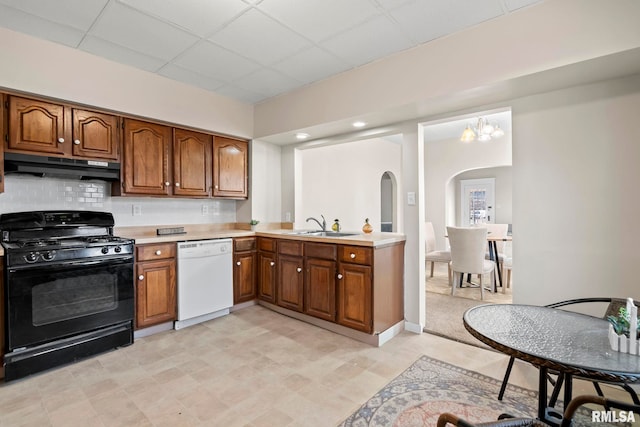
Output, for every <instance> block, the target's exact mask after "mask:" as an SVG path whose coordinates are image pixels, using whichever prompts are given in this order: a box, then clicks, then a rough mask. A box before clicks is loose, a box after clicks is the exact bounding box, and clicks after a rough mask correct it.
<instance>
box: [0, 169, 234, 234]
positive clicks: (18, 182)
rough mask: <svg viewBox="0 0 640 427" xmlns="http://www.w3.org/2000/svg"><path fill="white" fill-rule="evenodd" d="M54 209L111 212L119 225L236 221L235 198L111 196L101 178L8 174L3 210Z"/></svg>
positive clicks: (0, 199) (1, 196)
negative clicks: (86, 178) (85, 178)
mask: <svg viewBox="0 0 640 427" xmlns="http://www.w3.org/2000/svg"><path fill="white" fill-rule="evenodd" d="M54 209H65V210H95V211H107V212H111V213H113V216H114V218H115V221H116V226H118V227H126V226H133V225H173V224H209V223H227V222H236V201H235V200H220V199H178V198H166V199H165V198H157V197H156V198H154V197H111V184H110V183H107V182H104V181H99V180H91V181H81V180H75V179H64V178H54V177H43V178H40V177H35V176H31V175H13V174H9V175H6V176H5V192H4V193H0V213H7V212H20V211H33V210H54Z"/></svg>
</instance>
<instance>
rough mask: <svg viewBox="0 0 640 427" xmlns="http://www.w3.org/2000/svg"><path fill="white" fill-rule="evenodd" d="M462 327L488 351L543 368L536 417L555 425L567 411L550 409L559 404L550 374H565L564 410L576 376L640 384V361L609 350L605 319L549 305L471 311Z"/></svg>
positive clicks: (484, 307)
mask: <svg viewBox="0 0 640 427" xmlns="http://www.w3.org/2000/svg"><path fill="white" fill-rule="evenodd" d="M463 323H464V327H465V328H466V329H467V331H469V333H470V334H471V335H473V336H474V337H476V338H477V339H478V340H480V341H482V342H483V343H485V344H487V345H488V346H489V347H492V348H494V349H496V350H498V351H500V352H502V353H505V354H507V355H509V356H513V357H515V358H517V359H521V360H524V361H527V362H529V363H531V364H532V365H534V366H536V367H538V369H539V379H538V413H537V416H538V418H539V419H540V420H542V421H544V422H546V423H547V424H549V425H551V426H558V425H560V422H561V421H562V410H559V409H556V408H554V407H550V405H551V404H555V403H554V402H553V400H554V399H549V397H548V393H547V373H548V372H549V371H550V370H551V371H555V372H559V373H560V374H562V375H563V378H564V403H565V405H566V404H567V402H569V401H570V400H571V398H572V378H573V377H574V376H575V377H579V378H584V379H587V380H593V381H600V382H607V383H618V384H640V356H638V355H633V354H628V353H621V352H617V351H614V350H612V349H611V348H610V346H609V340H608V330H609V322H607V321H606V320H604V319H601V318H597V317H593V316H589V315H586V314H581V313H575V312H571V311H565V310H561V309H557V308H550V307H544V306H535V305H523V304H484V305H479V306H476V307H473V308H470V309H469V310H467V311H466V312H465V313H464V315H463ZM496 392H497V391H496Z"/></svg>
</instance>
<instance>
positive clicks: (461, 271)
mask: <svg viewBox="0 0 640 427" xmlns="http://www.w3.org/2000/svg"><path fill="white" fill-rule="evenodd" d="M447 236H449V245H450V246H451V271H452V273H453V283H452V285H451V295H453V294H454V291H455V288H456V285H457V284H458V283H457V282H456V277H459V285H460V286H462V281H463V276H464V275H465V274H477V275H478V276H479V282H480V284H479V287H480V299H484V286H483V285H482V277H483V276H484V275H485V274H489V275H490V277H491V281H490V283H493V280H494V274H495V268H496V264H495V262H493V261H491V260H487V259H485V257H484V254H485V248H486V245H487V229H486V228H484V227H447ZM456 274H457V276H456Z"/></svg>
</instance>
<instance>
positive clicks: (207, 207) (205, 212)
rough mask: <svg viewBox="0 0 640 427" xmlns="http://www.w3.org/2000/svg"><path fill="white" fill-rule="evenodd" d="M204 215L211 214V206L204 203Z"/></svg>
mask: <svg viewBox="0 0 640 427" xmlns="http://www.w3.org/2000/svg"><path fill="white" fill-rule="evenodd" d="M202 215H209V206H207V205H202Z"/></svg>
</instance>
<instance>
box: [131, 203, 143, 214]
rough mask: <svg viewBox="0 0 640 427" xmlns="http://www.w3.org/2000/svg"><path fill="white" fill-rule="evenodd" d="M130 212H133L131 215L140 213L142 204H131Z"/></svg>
mask: <svg viewBox="0 0 640 427" xmlns="http://www.w3.org/2000/svg"><path fill="white" fill-rule="evenodd" d="M132 214H133V216H140V215H142V206H140V205H133V209H132Z"/></svg>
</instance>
